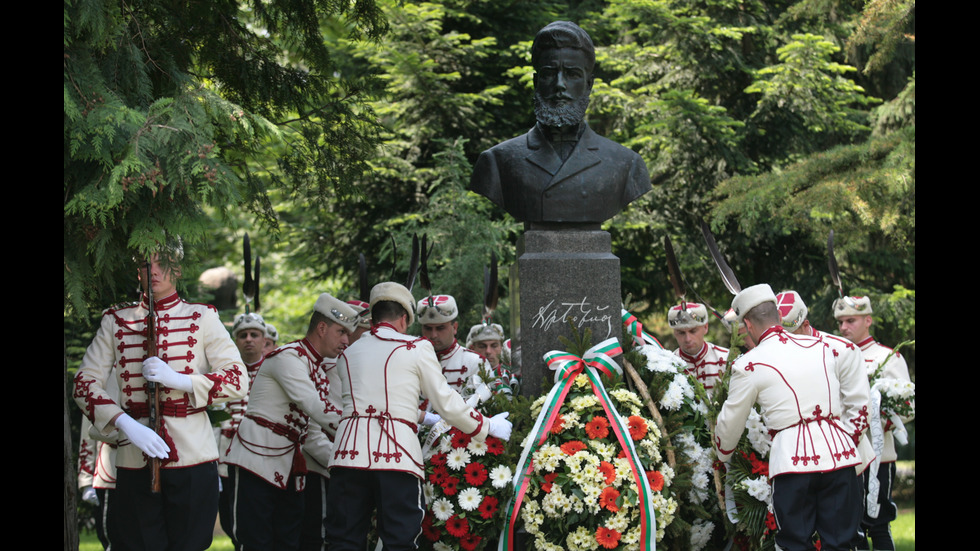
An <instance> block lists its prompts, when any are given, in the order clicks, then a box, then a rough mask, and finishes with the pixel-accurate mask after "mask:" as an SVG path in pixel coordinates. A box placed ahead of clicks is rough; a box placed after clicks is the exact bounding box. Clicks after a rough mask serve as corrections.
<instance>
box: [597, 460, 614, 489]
mask: <svg viewBox="0 0 980 551" xmlns="http://www.w3.org/2000/svg"><path fill="white" fill-rule="evenodd" d="M599 472H600V473H602V476H603V477H604V479H605V481H606V484H612V483H613V481H614V480H616V467H613V464H612V463H610V462H608V461H601V462H600V463H599Z"/></svg>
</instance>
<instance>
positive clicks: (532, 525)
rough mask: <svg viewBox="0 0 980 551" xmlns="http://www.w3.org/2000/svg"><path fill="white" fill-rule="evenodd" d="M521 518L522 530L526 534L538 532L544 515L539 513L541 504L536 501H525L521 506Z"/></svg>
mask: <svg viewBox="0 0 980 551" xmlns="http://www.w3.org/2000/svg"><path fill="white" fill-rule="evenodd" d="M521 520H523V521H524V530H525V531H527V533H528V534H539V533H540V532H541V525H542V524H543V523H544V515H543V514H542V513H541V506H540V505H538V502H537V501H534V500H530V501H525V502H524V505H523V506H522V507H521Z"/></svg>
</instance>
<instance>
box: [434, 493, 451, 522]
mask: <svg viewBox="0 0 980 551" xmlns="http://www.w3.org/2000/svg"><path fill="white" fill-rule="evenodd" d="M453 513H455V510H454V508H453V503H452V502H451V501H449V500H448V499H446V498H444V497H441V498H439V499H437V500H435V502H433V503H432V514H433V515H435V516H436V518H437V519H439V520H441V521H444V522H445V521H447V520H449V517H451V516H453Z"/></svg>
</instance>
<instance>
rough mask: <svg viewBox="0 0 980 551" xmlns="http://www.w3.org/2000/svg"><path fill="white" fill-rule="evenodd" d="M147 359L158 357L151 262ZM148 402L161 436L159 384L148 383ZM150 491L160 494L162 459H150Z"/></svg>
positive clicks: (155, 425)
mask: <svg viewBox="0 0 980 551" xmlns="http://www.w3.org/2000/svg"><path fill="white" fill-rule="evenodd" d="M146 301H147V306H146V307H147V314H146V357H147V358H151V357H153V356H156V355H157V320H156V312H155V308H156V305H155V304H154V303H153V277H152V276H151V275H150V261H149V260H147V261H146ZM146 395H147V402H148V404H149V409H150V428H151V429H153V432H156V433H157V434H160V417H159V415H158V410H159V409H160V393H159V392H158V390H157V384H156V383H155V382H153V381H147V382H146ZM150 472H151V477H150V491H151V492H153V493H155V494H158V493H160V459H159V458H156V457H153V458H151V459H150Z"/></svg>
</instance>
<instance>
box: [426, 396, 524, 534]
mask: <svg viewBox="0 0 980 551" xmlns="http://www.w3.org/2000/svg"><path fill="white" fill-rule="evenodd" d="M488 380H490V379H488ZM470 399H473V398H472V396H471V397H470ZM518 401H520V399H519V398H518ZM513 406H514V404H513V403H512V401H511V399H510V398H509V397H507V396H505V395H502V394H494V395H493V396H491V397H489V399H487V400H486V401H483V402H482V403H480V404H479V408H478V409H479V410H480V411H481V413H483V414H484V415H485V416H488V417H491V416H493V415H495V414H497V413H500V412H503V411H508V410H509V409H511V408H512V407H513ZM440 428H443V427H441V426H440V425H438V424H437V425H436V426H435V427H433V429H435V432H436V434H434V435H432V436H429V434H431V433H432V432H433V430H432V429H430V430H428V431H426V432H425V433H423V434H422V435H421V436H422V437H423V440H424V441H425V442H426V443H427V444H430V445H431V446H427V447H426V448H424V450H427V457H426V462H425V463H426V467H425V476H426V479H425V481H424V483H423V486H422V488H423V492H424V494H425V502H426V506H427V511H426V515H425V519H424V520H423V522H422V537H421V538H419V540H418V541H419V548H420V549H423V550H430V549H431V550H433V551H453V550H457V549H462V550H463V551H480V550H482V549H484V548H487V546H488V545H489V544H491V543H492V544H493V546H494V547H495V545H496V539H497V537H498V536H499V535H500V528H501V526H503V523H504V506H505V505H506V503H507V501H508V500H509V499H510V498H511V496H512V495H513V493H514V489H513V478H514V471H513V465H514V464H515V463H516V462H517V452H516V450H515V449H514V446H513V445H510V444H509V443H507V442H504V441H502V440H500V439H498V438H494V437H492V436H488V437H487V439H486V440H485V441H483V442H478V441H476V440H473V439H472V438H470V437H469V436H467V435H466V434H463V433H462V432H461V431H460V430H459V429H456V428H448V430H447V431H445V432H442V431H440V430H439V429H440Z"/></svg>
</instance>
